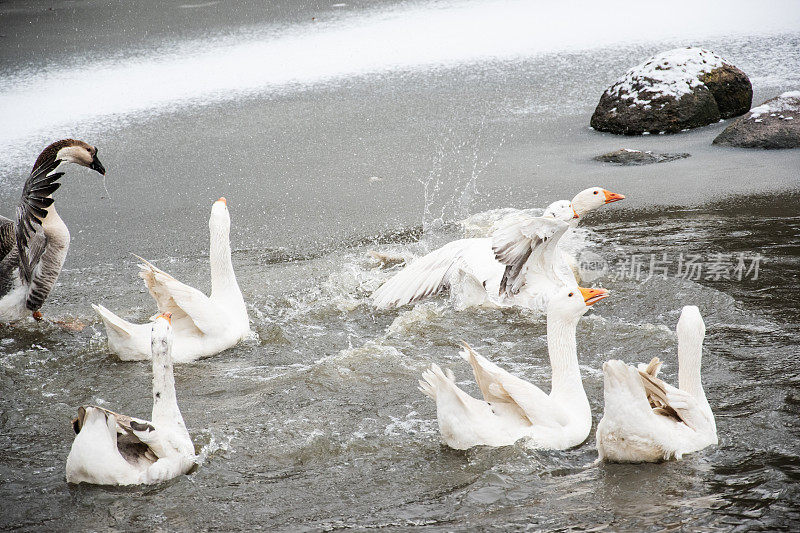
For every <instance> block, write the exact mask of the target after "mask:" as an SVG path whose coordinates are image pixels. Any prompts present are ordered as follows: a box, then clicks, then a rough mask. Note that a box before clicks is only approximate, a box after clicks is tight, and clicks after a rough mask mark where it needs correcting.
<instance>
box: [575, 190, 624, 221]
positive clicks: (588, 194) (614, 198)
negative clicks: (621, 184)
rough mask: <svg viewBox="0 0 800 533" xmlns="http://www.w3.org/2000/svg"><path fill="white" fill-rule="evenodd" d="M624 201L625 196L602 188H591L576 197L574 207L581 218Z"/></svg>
mask: <svg viewBox="0 0 800 533" xmlns="http://www.w3.org/2000/svg"><path fill="white" fill-rule="evenodd" d="M624 199H625V195H624V194H617V193H615V192H611V191H607V190H605V189H603V188H600V187H590V188H588V189H584V190H582V191H581V192H579V193H578V194H576V195H575V197H574V198H573V199H572V206H573V207H574V208H575V212H576V213H578V215H579V216H583V215H585V214H586V213H588V212H589V211H592V210H594V209H597V208H598V207H602V206H604V205H606V204H610V203H612V202H618V201H620V200H624Z"/></svg>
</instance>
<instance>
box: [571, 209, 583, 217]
mask: <svg viewBox="0 0 800 533" xmlns="http://www.w3.org/2000/svg"><path fill="white" fill-rule="evenodd" d="M572 215H573V216H572V218H581V217H579V216H578V212H577V211H575V208H573V209H572Z"/></svg>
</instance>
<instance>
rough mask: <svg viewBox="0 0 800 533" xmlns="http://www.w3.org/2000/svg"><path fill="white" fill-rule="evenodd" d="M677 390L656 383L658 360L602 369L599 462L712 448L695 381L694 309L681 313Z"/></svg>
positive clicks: (698, 344) (698, 340) (702, 329)
mask: <svg viewBox="0 0 800 533" xmlns="http://www.w3.org/2000/svg"><path fill="white" fill-rule="evenodd" d="M676 332H677V334H678V388H675V387H673V386H672V385H669V384H668V383H666V382H664V381H662V380H660V379H659V378H658V377H657V375H658V370H659V368H660V367H661V361H659V359H658V357H655V358H653V359H652V360H651V361H650V363H649V364H648V365H644V364H640V365H639V367H638V368H637V367H633V366H629V365H627V364H625V363H624V362H622V361H619V360H612V361H607V362H606V363H605V364H603V376H604V377H603V396H604V400H605V410H604V413H603V418H602V419H601V420H600V423H599V424H598V425H597V451H598V453H599V457H600V459H601V460H606V461H613V462H636V463H638V462H658V461H666V460H670V459H676V460H680V459H681V458H682V457H683V456H684V455H685V454H687V453H691V452H696V451H698V450H702V449H703V448H705V447H706V446H710V445H712V444H717V442H718V440H717V425H716V422H715V421H714V413H713V412H712V411H711V406H710V405H709V404H708V400H707V399H706V393H705V391H704V390H703V384H702V383H701V381H700V362H701V359H702V355H703V339H704V338H705V334H706V326H705V323H703V317H702V316H701V315H700V310H699V309H698V308H697V307H696V306H694V305H687V306H685V307H684V308H683V310H682V311H681V317H680V319H679V320H678V326H677V328H676Z"/></svg>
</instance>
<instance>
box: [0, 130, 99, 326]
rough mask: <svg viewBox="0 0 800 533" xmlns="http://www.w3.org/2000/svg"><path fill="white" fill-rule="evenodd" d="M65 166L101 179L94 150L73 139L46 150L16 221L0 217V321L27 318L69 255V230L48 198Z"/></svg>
mask: <svg viewBox="0 0 800 533" xmlns="http://www.w3.org/2000/svg"><path fill="white" fill-rule="evenodd" d="M64 163H75V164H78V165H80V166H85V167H88V168H91V169H92V170H95V171H96V172H99V173H101V174H105V168H103V165H102V164H101V163H100V161H99V160H98V159H97V148H95V147H93V146H90V145H88V144H86V143H85V142H83V141H78V140H75V139H64V140H62V141H57V142H55V143H53V144H51V145H50V146H48V147H47V148H45V149H44V150H43V151H42V153H41V154H40V155H39V157H38V158H37V160H36V163H35V164H34V167H33V170H32V171H31V173H30V176H28V179H27V180H26V181H25V185H24V187H23V190H22V198H21V199H20V202H19V206H18V207H17V214H16V220H13V221H12V220H10V219H8V218H5V217H3V216H0V322H12V321H16V320H20V319H22V318H25V317H26V316H30V315H32V316H33V317H34V318H36V319H41V317H42V314H41V311H40V309H41V307H42V305H44V302H45V300H46V299H47V297H48V296H49V294H50V291H51V290H52V289H53V287H54V286H55V283H56V280H57V279H58V276H59V274H60V273H61V268H62V266H63V265H64V260H65V259H66V258H67V251H68V250H69V240H70V235H69V229H67V225H66V224H65V223H64V221H63V220H62V219H61V217H60V216H58V213H57V212H56V207H55V203H54V200H53V193H54V192H55V191H56V190H57V189H58V188H59V187H60V186H61V183H59V181H58V180H59V179H60V178H61V177H62V176H63V175H64V172H61V171H57V170H58V169H59V168H60V166H61V165H62V164H64Z"/></svg>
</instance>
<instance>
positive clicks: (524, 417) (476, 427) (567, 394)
mask: <svg viewBox="0 0 800 533" xmlns="http://www.w3.org/2000/svg"><path fill="white" fill-rule="evenodd" d="M607 296H608V291H607V290H605V289H585V288H581V287H578V288H576V289H562V290H560V291H559V292H557V293H556V294H554V295H553V297H552V298H550V300H549V302H548V305H547V349H548V352H549V354H550V366H551V367H552V371H553V374H552V388H551V391H550V394H545V393H544V392H543V391H542V390H541V389H539V388H538V387H536V386H535V385H533V384H531V383H528V382H527V381H524V380H522V379H520V378H518V377H516V376H513V375H512V374H509V373H508V372H506V371H505V370H503V369H502V368H500V367H499V366H497V365H495V364H494V363H492V362H491V361H489V360H487V359H486V358H484V357H482V356H480V355H478V354H477V353H476V352H475V351H473V350H472V349H471V348H470V347H469V346H466V345H465V346H466V349H465V350H464V351H463V352H461V355H462V357H464V359H466V360H467V361H469V363H470V365H471V366H472V372H473V373H474V375H475V381H476V382H477V383H478V387H479V388H480V390H481V393H483V400H477V399H475V398H473V397H472V396H470V395H469V394H467V393H466V392H464V391H462V390H461V389H460V388H459V387H458V385H456V383H455V378H454V376H453V374H452V372H450V371H449V370H448V371H447V374H445V372H443V371H442V369H441V368H439V367H438V366H437V365H436V364H432V365H431V366H430V368H429V369H428V370H426V371H425V372H424V373H423V375H422V377H423V379H422V380H420V382H419V384H420V390H421V391H422V392H423V393H424V394H425V395H427V396H428V397H430V398H432V399H433V400H434V401H435V402H436V413H437V418H438V421H439V431H440V433H441V437H442V440H443V441H444V443H445V444H447V445H448V446H450V447H451V448H455V449H457V450H465V449H467V448H471V447H473V446H478V445H485V446H507V445H510V444H513V443H515V442H516V441H517V440H519V439H522V438H525V439H526V440H527V442H526V445H527V446H529V447H532V448H539V449H552V450H563V449H566V448H571V447H573V446H577V445H579V444H580V443H582V442H583V441H584V440H586V437H588V436H589V430H590V429H591V427H592V412H591V408H590V406H589V400H588V399H587V397H586V392H585V391H584V390H583V382H582V381H581V374H580V369H579V368H578V355H577V348H576V345H575V329H576V327H577V325H578V320H579V319H580V317H581V316H583V314H584V313H586V311H587V310H588V309H589V306H591V305H592V304H594V303H596V302H598V301H600V300H602V299H603V298H605V297H607Z"/></svg>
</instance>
